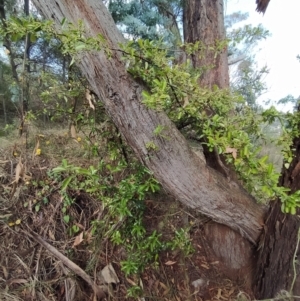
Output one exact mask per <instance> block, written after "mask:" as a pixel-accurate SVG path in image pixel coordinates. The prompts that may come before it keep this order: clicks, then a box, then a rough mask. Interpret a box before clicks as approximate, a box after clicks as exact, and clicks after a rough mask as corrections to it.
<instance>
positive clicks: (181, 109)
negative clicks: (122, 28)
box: [124, 40, 298, 213]
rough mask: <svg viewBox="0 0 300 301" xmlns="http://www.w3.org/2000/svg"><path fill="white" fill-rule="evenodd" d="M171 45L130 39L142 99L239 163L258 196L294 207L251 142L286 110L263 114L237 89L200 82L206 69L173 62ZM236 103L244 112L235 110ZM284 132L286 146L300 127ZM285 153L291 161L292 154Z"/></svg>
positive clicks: (128, 56) (129, 53)
mask: <svg viewBox="0 0 300 301" xmlns="http://www.w3.org/2000/svg"><path fill="white" fill-rule="evenodd" d="M198 48H199V46H198ZM168 51H169V50H168V49H165V48H164V47H163V45H162V44H160V43H157V42H154V41H147V40H139V41H138V43H133V42H131V43H129V44H127V46H126V47H125V48H124V53H125V58H126V60H127V61H129V62H130V64H129V67H128V72H130V73H131V74H132V75H133V76H134V77H137V78H139V80H142V81H143V82H144V83H145V85H146V86H147V87H148V90H147V91H144V92H143V102H144V103H145V104H146V105H147V106H148V107H149V108H152V109H155V110H164V111H165V112H166V113H167V114H168V116H169V117H170V118H171V120H173V121H174V122H175V123H176V124H177V125H178V126H180V125H181V124H188V125H189V126H190V127H191V129H192V130H194V131H195V132H196V133H197V135H198V137H199V138H202V139H203V141H205V142H204V143H206V145H207V146H208V148H209V150H210V151H214V150H217V151H218V153H219V154H225V155H226V158H227V162H228V163H230V164H231V165H233V166H234V167H235V170H236V171H237V173H238V175H239V176H240V179H241V180H242V181H243V184H244V186H245V187H246V188H247V190H248V191H249V192H250V193H251V194H253V195H254V196H255V197H256V199H257V200H258V201H262V202H266V201H267V200H269V199H274V198H276V197H280V198H281V200H282V202H283V208H285V206H287V207H288V206H289V208H290V206H291V205H290V204H295V206H297V207H298V203H297V202H296V203H295V202H288V201H287V200H288V199H289V197H288V196H287V194H286V192H287V189H286V188H283V187H278V186H277V182H278V178H279V173H277V172H276V171H275V170H274V167H273V165H272V164H270V163H268V158H267V157H263V158H259V156H258V153H259V148H258V147H256V146H255V145H253V144H252V142H251V141H252V140H253V137H257V138H261V137H263V134H262V132H261V130H260V129H261V126H260V125H261V124H262V123H265V122H269V123H271V122H273V121H274V120H275V118H279V117H280V116H281V115H282V114H280V113H279V112H277V111H276V110H275V109H274V108H271V109H269V110H267V111H265V112H264V113H262V114H260V115H258V114H257V113H255V112H254V111H253V110H252V109H251V108H250V107H248V106H246V105H245V103H244V101H243V99H242V98H241V97H239V96H238V95H234V94H232V93H231V92H229V91H226V90H220V89H218V88H217V87H214V89H212V90H207V89H204V88H201V87H199V84H198V78H199V76H200V75H201V73H202V70H192V69H191V66H190V63H189V61H187V62H186V63H184V64H182V65H176V64H174V59H173V58H172V57H170V56H169V55H167V54H168V53H169V52H168ZM236 108H239V114H235V113H234V111H235V109H236ZM291 120H296V119H293V118H292V119H291ZM291 120H290V122H291ZM296 123H297V122H296ZM293 128H294V129H296V128H297V127H295V126H293ZM284 132H285V133H286V132H288V133H289V135H288V137H289V139H288V140H287V138H285V140H284V139H283V140H282V142H285V144H284V145H285V148H284V149H285V150H287V149H289V147H290V145H291V139H292V137H297V132H293V133H291V130H287V129H286V130H285V131H284ZM228 148H231V149H235V150H236V151H237V156H236V157H234V156H232V154H226V153H227V149H228ZM285 158H286V160H288V161H287V162H290V161H291V157H289V158H290V159H289V158H287V157H286V156H285ZM291 198H292V197H291ZM287 210H288V212H291V213H293V212H294V211H295V210H294V209H293V210H291V209H285V211H287Z"/></svg>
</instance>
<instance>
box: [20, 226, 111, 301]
mask: <svg viewBox="0 0 300 301" xmlns="http://www.w3.org/2000/svg"><path fill="white" fill-rule="evenodd" d="M23 232H24V233H25V234H28V235H29V236H31V237H32V238H33V239H34V240H35V241H36V242H38V243H40V244H41V245H42V246H43V247H44V248H46V249H47V250H48V251H49V252H51V253H52V254H53V255H54V256H55V257H56V258H57V259H59V260H60V261H62V262H63V264H64V265H66V266H67V267H68V268H69V269H70V270H72V271H73V272H74V273H75V274H76V275H78V276H80V277H81V278H82V279H84V280H85V281H86V282H87V283H88V284H89V285H90V286H91V287H92V288H93V290H94V292H95V294H96V295H97V296H98V297H99V298H101V299H102V298H105V293H104V291H103V290H102V289H101V288H100V287H99V286H97V285H96V284H95V283H94V282H93V280H92V279H91V277H90V276H89V275H88V274H87V273H86V272H85V271H84V270H83V269H82V268H80V267H79V266H78V265H77V264H75V263H74V262H73V261H71V260H70V259H68V258H67V257H66V256H65V255H63V254H62V253H61V252H59V251H58V250H57V249H56V248H55V247H53V246H52V245H50V244H49V243H47V242H46V241H45V240H43V238H42V237H40V236H39V235H38V234H37V233H35V232H33V231H32V230H30V229H29V232H27V231H25V230H23Z"/></svg>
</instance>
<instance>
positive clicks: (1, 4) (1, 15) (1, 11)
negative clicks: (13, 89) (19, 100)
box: [0, 0, 20, 85]
mask: <svg viewBox="0 0 300 301" xmlns="http://www.w3.org/2000/svg"><path fill="white" fill-rule="evenodd" d="M0 20H1V23H2V24H1V26H2V27H3V28H4V29H6V12H5V1H4V0H0ZM3 45H4V46H5V48H6V49H7V50H8V51H9V56H8V57H9V62H10V65H11V70H12V74H13V78H14V79H15V81H16V83H17V84H18V85H19V83H20V81H19V76H18V73H17V65H16V64H15V54H14V52H13V50H12V47H11V42H10V39H9V37H8V36H5V37H4V43H3Z"/></svg>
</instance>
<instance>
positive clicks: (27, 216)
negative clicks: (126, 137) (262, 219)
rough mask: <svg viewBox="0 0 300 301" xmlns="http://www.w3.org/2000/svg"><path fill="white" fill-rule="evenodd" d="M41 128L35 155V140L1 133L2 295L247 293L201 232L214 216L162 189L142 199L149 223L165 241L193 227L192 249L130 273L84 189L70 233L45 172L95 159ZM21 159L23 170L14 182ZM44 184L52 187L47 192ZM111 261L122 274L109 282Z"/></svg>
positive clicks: (235, 296) (229, 296)
mask: <svg viewBox="0 0 300 301" xmlns="http://www.w3.org/2000/svg"><path fill="white" fill-rule="evenodd" d="M43 135H44V140H43V142H41V146H40V147H41V148H42V153H41V155H39V156H36V155H34V148H35V147H36V141H35V140H34V139H33V140H32V141H31V142H28V141H27V148H25V146H24V140H21V139H19V138H14V139H12V140H10V142H11V143H8V142H7V141H8V139H6V140H5V141H6V142H5V145H4V144H2V143H1V140H0V300H3V301H6V300H7V301H8V300H10V301H11V300H12V301H13V300H25V301H27V300H28V301H29V300H41V301H47V300H55V301H56V300H57V301H62V300H68V301H69V300H70V301H73V300H74V301H75V300H78V301H79V300H97V297H96V295H95V290H94V289H93V287H92V285H96V286H98V287H100V288H101V289H103V290H104V291H105V292H106V300H164V301H168V300H170V301H171V300H172V301H173V300H175V301H179V300H247V299H248V300H249V299H250V296H249V295H247V293H246V292H244V288H243V286H242V284H237V283H233V282H232V281H230V280H229V279H226V277H224V276H223V275H222V263H221V262H219V261H218V260H216V258H214V256H213V254H212V252H211V251H210V249H209V247H208V245H207V242H206V239H205V236H204V233H203V225H204V224H205V223H207V222H209V220H207V219H206V218H204V217H202V216H199V215H198V214H196V213H195V212H192V211H191V210H189V209H188V208H185V207H184V206H182V205H181V204H180V203H179V202H177V201H176V200H174V199H173V198H172V197H171V196H170V195H168V194H166V193H164V192H161V193H159V194H156V195H149V196H148V197H147V199H145V200H144V202H145V205H146V211H145V214H144V224H145V225H146V230H147V232H149V233H151V232H152V231H153V230H156V231H157V232H158V233H161V234H162V239H163V240H164V239H168V237H169V236H171V234H172V233H174V231H176V230H177V229H181V228H189V232H188V233H187V235H189V238H190V240H191V242H192V246H193V249H194V252H193V253H192V255H189V256H184V254H183V252H181V250H173V251H165V252H162V253H161V254H159V258H158V264H157V265H156V266H155V265H150V266H148V267H146V269H145V270H144V272H143V273H141V274H140V275H134V276H127V277H126V276H125V274H124V273H123V272H122V270H121V264H120V262H121V261H122V260H124V258H125V257H126V252H125V251H124V248H123V247H122V246H115V245H114V244H112V243H111V241H110V240H109V239H106V238H105V237H99V236H97V234H95V233H94V232H93V231H92V229H93V225H92V222H94V221H95V220H96V221H100V220H101V219H103V215H104V214H105V211H103V207H102V204H101V201H100V200H97V199H94V198H93V197H92V196H91V195H90V194H89V193H87V192H85V191H73V192H70V193H73V197H74V199H75V202H74V203H73V204H72V205H71V206H70V208H69V215H70V218H71V219H72V221H73V224H76V225H77V226H78V228H79V232H77V233H76V234H75V233H72V231H71V230H70V228H69V226H68V224H67V223H66V221H65V220H64V216H63V211H62V208H63V197H62V195H61V192H60V190H59V183H57V182H55V181H53V180H51V179H49V177H48V175H47V171H49V170H51V169H52V168H54V167H56V166H57V165H58V164H59V163H60V162H61V159H62V158H65V157H67V158H68V160H69V161H73V162H76V164H77V165H79V166H89V165H91V164H93V163H95V162H96V161H97V160H98V159H97V158H93V159H89V158H87V157H83V155H84V154H83V150H82V148H80V146H79V145H78V143H75V142H74V141H73V140H72V139H69V138H66V135H65V134H64V133H63V132H61V131H59V132H46V133H43ZM0 139H1V138H0ZM3 141H4V140H3ZM3 141H2V142H3ZM46 141H49V144H48V145H47V143H46ZM25 149H26V150H25ZM20 157H21V161H20ZM19 162H22V164H23V168H24V169H23V171H22V173H21V174H20V179H19V180H18V183H16V173H18V172H17V166H18V163H19ZM39 183H43V185H40V184H39ZM47 187H52V189H51V193H50V194H48V193H47V191H48V190H47ZM56 187H57V189H56ZM53 188H54V189H53ZM108 265H110V266H112V267H113V271H114V272H115V275H113V276H114V277H115V276H117V278H118V281H112V283H110V284H107V283H105V281H104V280H103V277H101V271H102V270H103V268H105V267H107V266H108ZM82 272H83V274H82ZM86 276H87V277H89V278H88V279H87V278H86ZM89 281H90V283H89ZM114 282H115V283H114ZM135 285H138V286H140V287H142V290H143V292H142V294H141V295H140V297H135V298H133V297H127V293H128V289H129V288H130V287H132V286H135ZM98 300H100V299H99V298H98Z"/></svg>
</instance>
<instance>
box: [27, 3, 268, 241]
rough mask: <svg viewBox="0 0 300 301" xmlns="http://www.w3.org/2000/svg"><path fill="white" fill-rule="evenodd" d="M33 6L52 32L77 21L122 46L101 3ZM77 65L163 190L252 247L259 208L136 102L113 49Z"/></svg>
mask: <svg viewBox="0 0 300 301" xmlns="http://www.w3.org/2000/svg"><path fill="white" fill-rule="evenodd" d="M33 2H34V4H35V5H36V6H37V7H38V8H39V9H40V10H41V12H42V13H43V14H44V15H45V16H46V17H48V18H50V19H53V20H54V21H55V24H56V26H57V28H58V29H59V28H60V24H61V23H60V22H61V21H62V19H63V18H64V17H66V18H67V20H69V21H71V22H72V23H75V24H76V22H77V21H78V20H80V19H81V20H83V21H84V24H85V27H86V29H87V35H88V36H95V35H96V34H99V33H101V34H102V35H103V36H104V37H105V39H106V40H107V43H108V45H109V47H110V48H111V49H118V43H120V42H124V40H123V39H122V37H121V35H120V33H119V32H118V30H117V28H116V26H115V24H114V22H113V20H112V18H111V16H110V14H109V12H108V11H107V9H106V8H105V6H104V5H103V3H102V2H101V1H98V0H90V1H84V0H75V1H73V0H72V1H71V0H61V1H53V0H51V1H50V0H48V1H45V0H34V1H33ZM78 65H79V67H80V68H81V70H82V72H83V74H84V75H86V77H87V79H88V81H89V83H90V85H91V87H92V89H93V90H94V91H95V92H96V93H97V95H98V96H99V98H100V99H102V101H103V103H104V105H105V108H106V110H107V112H108V113H109V114H110V116H111V117H112V119H113V121H114V122H115V124H116V126H117V127H118V129H119V130H120V132H121V133H122V134H123V136H124V137H125V139H126V141H127V142H128V144H129V145H130V146H131V147H132V149H133V150H134V151H135V153H136V154H137V156H138V157H139V159H140V160H141V161H142V162H143V163H144V164H145V165H146V166H147V167H148V168H149V169H150V170H151V171H152V172H153V173H154V175H155V177H156V178H157V179H158V180H159V181H160V183H161V184H162V185H163V186H164V188H165V189H167V190H168V191H169V192H171V193H172V194H173V195H174V196H175V197H176V198H178V199H179V200H180V201H181V202H183V203H184V204H186V205H187V206H189V207H191V208H194V209H195V210H198V211H199V212H201V213H203V214H204V215H206V216H209V217H211V218H212V219H213V220H215V221H217V222H218V223H222V224H226V225H228V226H229V227H231V228H232V229H234V230H236V231H238V232H239V233H241V235H243V236H244V237H246V238H247V239H249V240H250V241H252V242H254V243H255V242H256V239H257V237H258V235H259V233H260V229H261V226H262V222H263V219H262V217H263V210H262V208H261V207H259V206H258V205H257V204H255V202H254V201H253V199H252V198H251V197H250V196H249V195H248V194H247V193H245V192H244V191H243V190H242V189H240V187H239V186H238V185H236V184H235V183H233V182H228V181H227V180H226V179H224V178H223V177H222V176H220V175H219V174H218V173H216V172H214V171H213V170H211V169H209V168H208V167H207V166H206V165H205V164H204V163H203V162H202V161H200V160H199V159H198V158H197V157H196V156H195V155H194V154H193V153H192V151H191V150H190V148H189V146H188V144H187V142H186V140H185V139H184V137H183V136H182V135H181V134H180V133H179V131H178V130H177V129H176V128H175V126H174V125H173V124H172V122H171V121H170V120H169V119H168V118H167V116H166V115H165V114H164V113H162V112H156V111H153V110H149V109H147V108H146V107H145V106H144V105H143V104H142V103H141V91H142V89H143V87H142V86H140V85H139V84H137V83H136V82H135V81H134V80H133V79H132V78H131V77H130V76H129V75H128V74H127V72H126V69H125V67H124V64H123V62H122V61H121V59H120V53H119V52H118V51H114V52H113V53H112V57H111V58H107V57H106V55H105V54H104V52H93V53H92V52H89V53H83V54H82V55H81V57H80V60H78ZM158 125H162V126H164V128H165V129H166V131H165V132H164V135H165V136H167V137H168V138H167V139H163V138H161V137H157V136H155V135H154V130H155V128H156V127H157V126H158ZM148 142H153V143H155V145H156V146H157V147H158V150H157V151H148V150H147V147H146V144H147V143H148Z"/></svg>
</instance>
